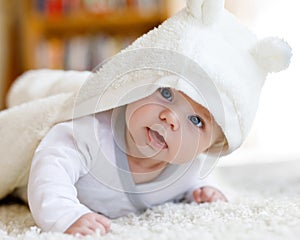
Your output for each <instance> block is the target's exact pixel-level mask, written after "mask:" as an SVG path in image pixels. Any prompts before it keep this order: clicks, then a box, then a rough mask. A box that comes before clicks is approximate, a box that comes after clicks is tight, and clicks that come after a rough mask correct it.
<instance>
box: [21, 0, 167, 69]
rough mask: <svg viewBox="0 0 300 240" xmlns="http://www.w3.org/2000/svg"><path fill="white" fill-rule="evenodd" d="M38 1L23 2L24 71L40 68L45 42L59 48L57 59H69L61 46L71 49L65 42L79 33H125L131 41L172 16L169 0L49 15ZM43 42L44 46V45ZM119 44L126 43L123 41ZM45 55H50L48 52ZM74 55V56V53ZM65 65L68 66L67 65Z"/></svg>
mask: <svg viewBox="0 0 300 240" xmlns="http://www.w3.org/2000/svg"><path fill="white" fill-rule="evenodd" d="M34 1H35V0H22V1H21V2H20V5H19V7H20V9H19V15H20V38H21V39H22V41H21V42H20V50H21V51H20V52H21V57H20V62H21V68H22V69H21V72H22V71H25V70H29V69H34V68H39V66H40V65H39V63H40V62H41V59H42V60H43V56H44V55H42V57H40V56H39V59H37V55H41V54H37V51H40V50H39V49H40V48H42V49H43V48H44V47H45V46H44V45H47V44H48V45H49V46H50V48H51V46H52V47H53V49H55V50H54V51H56V53H55V54H54V55H55V57H54V58H57V56H62V57H61V58H63V59H61V61H58V62H64V61H66V57H65V56H64V55H63V54H65V53H62V54H60V53H58V54H57V48H59V47H61V48H62V49H63V51H65V50H66V49H67V51H69V48H66V47H65V45H66V44H68V43H69V42H70V41H72V38H74V39H76V37H78V36H81V37H86V38H88V37H90V36H91V35H95V36H99V35H101V34H103V36H105V37H106V36H110V37H112V38H114V37H116V39H119V38H120V36H123V38H124V42H127V41H128V39H133V38H136V37H138V36H141V35H142V34H144V33H145V32H147V31H148V30H150V29H152V28H154V27H156V26H158V25H159V24H160V23H161V22H163V21H164V20H165V19H166V18H167V17H168V7H167V2H168V0H161V1H159V4H160V5H159V6H156V7H153V8H147V9H141V8H137V7H136V6H133V5H129V6H126V7H124V8H122V9H119V8H118V9H115V10H109V11H106V12H99V13H93V12H89V11H87V10H84V9H82V11H70V12H66V13H65V12H60V13H57V14H49V13H48V14H47V13H46V12H43V11H40V10H37V9H36V5H35V4H34ZM149 1H150V0H149ZM59 41H60V42H59ZM44 43H45V44H44ZM77 44H78V43H77ZM99 44H100V45H101V44H103V43H102V42H101V43H99ZM104 44H105V43H104ZM41 45H43V46H42V47H41ZM107 45H109V44H107ZM118 45H120V46H122V43H120V44H118ZM51 54H52V53H51ZM51 54H50V55H51ZM52 55H53V54H52ZM105 57H107V56H105ZM45 58H47V56H46V55H45ZM52 58H53V56H52ZM72 58H74V57H73V55H72ZM93 64H94V63H93ZM54 65H55V68H56V66H59V64H58V65H57V64H54ZM97 65H98V64H97ZM45 67H47V66H45ZM49 68H52V67H51V66H50V67H49ZM62 68H63V69H64V67H62ZM74 70H76V69H74ZM80 70H82V69H80ZM86 70H89V69H86Z"/></svg>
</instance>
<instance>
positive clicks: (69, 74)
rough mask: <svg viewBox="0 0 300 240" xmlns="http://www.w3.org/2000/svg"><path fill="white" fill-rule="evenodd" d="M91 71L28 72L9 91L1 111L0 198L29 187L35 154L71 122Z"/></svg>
mask: <svg viewBox="0 0 300 240" xmlns="http://www.w3.org/2000/svg"><path fill="white" fill-rule="evenodd" d="M89 74H90V73H89V72H75V71H51V70H36V71H29V72H27V73H25V74H23V75H22V76H20V77H19V78H18V79H17V81H16V82H15V83H14V85H13V87H12V88H11V89H10V92H9V96H8V107H9V109H7V110H4V111H1V112H0V126H1V128H0V136H1V138H0V155H1V159H0V169H1V174H0V182H1V186H0V199H1V198H2V197H4V196H6V195H7V194H8V193H10V192H12V191H13V190H14V189H15V188H16V187H22V186H25V185H26V184H27V180H28V173H29V168H30V164H31V160H32V156H33V153H34V151H35V148H36V147H37V145H38V143H39V141H40V140H41V139H42V138H43V137H44V136H45V134H46V133H47V131H48V130H49V129H50V128H51V127H52V126H53V125H54V124H56V123H58V122H60V121H64V120H67V119H71V117H72V109H73V108H72V107H73V100H74V97H75V94H76V90H77V89H78V88H79V87H80V86H81V84H82V83H83V82H84V81H85V80H86V78H87V77H88V75H89Z"/></svg>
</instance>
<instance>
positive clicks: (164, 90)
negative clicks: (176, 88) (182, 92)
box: [159, 88, 173, 101]
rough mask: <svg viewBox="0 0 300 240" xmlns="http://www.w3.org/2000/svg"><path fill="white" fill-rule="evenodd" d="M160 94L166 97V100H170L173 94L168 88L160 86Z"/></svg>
mask: <svg viewBox="0 0 300 240" xmlns="http://www.w3.org/2000/svg"><path fill="white" fill-rule="evenodd" d="M159 91H160V94H161V95H162V96H163V97H164V98H165V99H167V100H168V101H172V99H173V94H172V91H171V89H170V88H160V90H159Z"/></svg>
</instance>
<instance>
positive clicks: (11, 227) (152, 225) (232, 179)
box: [0, 161, 300, 240]
mask: <svg viewBox="0 0 300 240" xmlns="http://www.w3.org/2000/svg"><path fill="white" fill-rule="evenodd" d="M299 166H300V162H299V161H298V162H297V161H293V162H282V163H268V164H255V165H247V166H232V167H222V168H218V169H216V171H215V173H214V174H215V175H216V176H218V178H219V180H221V181H222V184H221V185H223V189H224V190H226V191H227V193H228V194H229V195H230V198H231V201H230V202H229V203H214V204H202V205H196V204H165V205H162V206H158V207H156V208H154V209H152V210H148V211H147V212H145V213H144V214H142V215H140V216H134V215H130V216H128V217H123V218H119V219H117V220H113V222H112V227H111V232H110V233H109V234H107V235H106V236H104V237H103V238H101V237H100V236H99V234H97V233H96V234H94V235H93V236H87V237H85V238H83V239H107V240H117V239H120V240H121V239H122V240H123V239H131V240H133V239H139V240H144V239H163V240H168V239H201V240H224V239H230V240H234V239H239V240H248V239H249V240H253V239H255V240H268V239H272V240H287V239H289V240H296V239H299V236H300V229H299V226H300V184H299V183H300V177H299V174H298V169H299ZM0 219H1V220H0V239H7V240H17V239H32V240H34V239H49V240H50V239H51V240H56V239H71V240H74V239H82V238H79V237H77V238H76V237H73V236H67V235H64V234H58V233H42V232H41V231H40V229H39V228H37V227H36V226H35V225H34V222H33V220H32V218H31V215H30V213H29V211H28V209H27V208H26V207H25V206H21V205H16V204H15V205H2V206H0Z"/></svg>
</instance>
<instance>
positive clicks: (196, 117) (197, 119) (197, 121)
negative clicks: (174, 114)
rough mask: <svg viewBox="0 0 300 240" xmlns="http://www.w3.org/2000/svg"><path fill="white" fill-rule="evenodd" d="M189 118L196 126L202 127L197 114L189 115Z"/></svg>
mask: <svg viewBox="0 0 300 240" xmlns="http://www.w3.org/2000/svg"><path fill="white" fill-rule="evenodd" d="M188 118H189V120H190V121H191V122H192V123H193V124H194V125H195V126H197V127H199V128H202V127H203V122H202V120H201V118H200V117H198V116H197V115H191V116H189V117H188Z"/></svg>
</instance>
